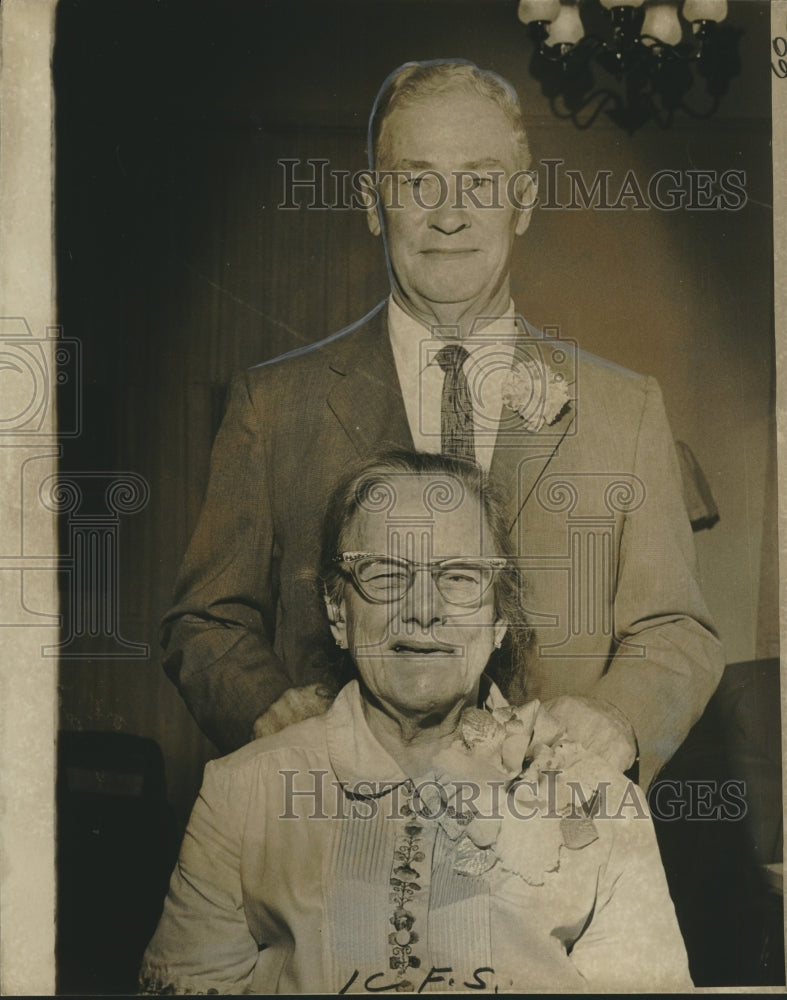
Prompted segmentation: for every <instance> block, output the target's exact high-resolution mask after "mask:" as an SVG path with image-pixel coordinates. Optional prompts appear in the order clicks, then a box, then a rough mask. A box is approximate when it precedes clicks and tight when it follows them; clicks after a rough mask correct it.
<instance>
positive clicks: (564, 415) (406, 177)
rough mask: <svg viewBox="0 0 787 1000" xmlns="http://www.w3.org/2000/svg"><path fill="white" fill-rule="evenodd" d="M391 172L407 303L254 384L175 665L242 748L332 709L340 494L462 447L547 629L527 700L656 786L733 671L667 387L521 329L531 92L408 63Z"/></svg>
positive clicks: (190, 700) (254, 377)
mask: <svg viewBox="0 0 787 1000" xmlns="http://www.w3.org/2000/svg"><path fill="white" fill-rule="evenodd" d="M369 155H370V168H371V169H370V173H369V175H368V176H367V177H366V179H365V182H364V185H363V191H364V197H365V199H366V205H367V218H368V223H369V228H370V230H371V232H372V233H373V234H374V235H375V236H382V238H383V239H384V241H385V249H386V256H387V260H388V264H389V272H390V278H391V295H390V298H389V299H388V300H387V301H386V302H383V303H381V304H380V305H379V306H378V307H377V308H376V309H375V310H374V311H373V312H372V313H370V314H369V315H368V316H366V317H364V319H363V320H361V321H360V322H359V323H357V324H355V325H354V326H353V327H352V328H350V329H349V330H347V331H343V332H342V333H341V334H340V335H335V336H333V337H330V338H328V339H327V340H326V341H324V342H322V343H319V344H315V345H314V346H313V348H312V349H310V350H308V351H306V352H303V353H299V354H298V356H293V357H287V358H285V359H282V360H280V361H278V362H275V363H269V364H266V365H262V366H257V367H255V368H252V369H250V370H249V371H247V372H245V373H244V374H243V375H242V376H240V377H239V378H238V379H236V381H235V382H234V384H233V387H232V394H231V398H230V403H229V406H228V410H227V414H226V416H225V419H224V422H223V424H222V427H221V429H220V431H219V434H218V436H217V439H216V443H215V446H214V451H213V458H212V465H211V474H210V482H209V486H208V491H207V496H206V499H205V504H204V508H203V511H202V514H201V516H200V520H199V523H198V525H197V528H196V531H195V534H194V537H193V539H192V541H191V545H190V547H189V551H188V553H187V556H186V559H185V562H184V565H183V568H182V570H181V573H180V576H179V579H178V583H177V588H176V605H175V607H173V608H172V610H170V611H169V613H168V614H167V616H166V617H165V619H164V631H163V642H164V646H165V648H166V650H167V657H166V660H165V669H166V671H167V673H168V675H169V676H170V677H171V678H172V679H173V680H174V681H175V683H176V684H177V685H178V687H179V689H180V691H181V692H182V694H183V696H184V698H185V699H186V702H187V704H188V705H189V707H190V709H191V711H192V712H193V714H194V716H195V718H196V719H197V721H198V722H199V724H200V726H201V727H202V729H203V730H204V731H205V732H206V733H207V734H208V735H209V736H210V737H211V738H212V739H213V740H214V742H215V743H216V744H217V746H218V747H219V748H220V749H222V750H230V749H233V748H235V747H237V746H239V745H240V744H241V743H243V742H245V741H246V740H247V739H249V738H250V737H251V736H252V735H265V734H267V733H269V732H273V731H275V730H276V729H278V728H280V727H281V726H283V725H285V724H287V723H289V722H291V721H295V720H296V719H297V718H300V717H304V716H306V715H309V714H314V713H316V712H317V711H320V710H321V709H322V708H324V707H326V702H325V701H324V700H323V699H322V698H321V695H320V689H319V686H318V685H319V682H320V680H321V678H322V667H323V652H322V650H323V649H324V637H325V632H324V620H323V617H322V611H321V608H320V602H321V598H320V593H319V589H318V587H317V586H316V585H315V584H316V579H315V577H316V569H315V567H316V560H317V551H318V548H319V541H318V531H319V528H318V526H319V524H320V520H321V517H322V513H323V505H324V503H325V498H326V497H327V496H328V495H330V493H331V491H332V489H333V487H334V485H335V483H336V481H337V480H338V478H339V477H340V476H341V474H342V473H343V472H344V471H345V469H346V468H347V467H348V466H349V465H350V464H352V463H354V462H356V461H357V460H358V459H359V457H363V456H366V455H367V454H369V453H371V452H373V451H374V450H375V449H376V448H377V447H378V446H379V445H380V444H382V443H387V444H390V443H393V444H402V445H405V446H409V447H413V446H415V447H416V448H417V449H420V450H425V451H440V450H443V451H446V452H448V453H451V454H454V455H458V456H461V457H466V458H470V459H475V460H476V461H478V462H479V463H480V464H481V465H482V466H484V467H485V468H486V469H487V470H489V471H490V473H491V475H492V478H493V479H494V480H496V481H497V482H498V484H499V485H500V486H501V487H502V488H503V489H504V491H505V495H506V497H507V499H508V502H509V513H510V526H511V527H510V530H511V533H512V537H513V538H514V539H515V542H516V548H517V551H518V553H519V561H520V564H521V569H522V571H523V575H524V577H525V579H526V581H527V587H528V590H527V593H526V595H525V600H526V604H527V607H528V610H529V614H530V620H531V622H532V625H533V631H534V634H533V638H532V641H531V643H530V646H529V650H528V654H527V656H526V659H525V662H523V663H521V664H520V665H519V668H518V672H517V676H516V678H515V679H514V680H513V682H512V683H511V684H510V685H509V688H510V690H509V691H508V694H509V696H510V697H512V698H513V699H515V700H519V701H521V700H524V697H525V693H527V696H528V697H531V698H532V697H538V698H540V699H542V700H543V701H547V702H548V703H549V704H550V707H551V708H552V710H553V712H554V714H555V715H556V716H557V717H558V718H559V719H560V720H561V722H562V724H563V725H564V726H565V727H566V730H567V732H568V733H569V734H570V735H571V736H572V737H573V738H575V739H577V740H579V741H581V742H583V743H585V744H586V745H588V746H589V747H590V748H592V749H593V750H595V751H596V752H598V753H601V754H603V755H606V756H607V757H608V759H609V760H611V761H612V762H613V763H614V764H615V765H616V766H618V767H619V768H621V769H626V768H628V767H630V766H631V765H632V763H633V762H634V759H635V757H636V756H637V754H638V755H639V775H640V781H641V782H642V783H643V784H647V783H648V782H649V781H650V780H651V779H652V777H653V775H654V774H655V773H656V772H657V771H658V769H659V767H660V766H661V765H662V764H663V763H664V762H665V761H666V760H668V759H669V757H670V756H671V755H672V753H673V752H674V750H675V749H676V748H677V747H678V745H679V744H680V743H681V742H682V740H683V738H684V737H685V735H686V734H687V732H688V730H689V728H690V727H691V725H692V724H693V723H694V722H695V721H696V720H697V718H698V717H699V715H700V714H701V712H702V709H703V708H704V706H705V704H706V702H707V700H708V698H709V697H710V695H711V693H712V691H713V689H714V687H715V685H716V683H717V681H718V678H719V676H720V673H721V669H722V666H723V657H722V653H721V647H720V644H719V642H718V640H717V638H716V637H715V634H714V631H713V626H712V624H711V622H710V620H709V616H708V612H707V609H706V608H705V605H704V602H703V600H702V597H701V594H700V590H699V586H698V583H697V579H696V567H695V557H694V552H693V540H692V535H691V529H690V526H689V522H688V518H687V515H686V512H685V509H684V505H683V501H682V498H681V492H680V486H679V471H678V466H677V461H676V457H675V452H674V447H673V444H672V439H671V435H670V432H669V427H668V424H667V420H666V416H665V413H664V408H663V404H662V401H661V394H660V391H659V389H658V386H657V385H656V384H655V382H654V381H653V380H652V379H649V378H645V377H642V376H638V375H635V374H633V373H631V372H628V371H625V370H623V369H620V368H617V367H616V366H614V365H611V364H609V363H608V362H605V361H601V360H599V359H596V358H593V357H591V356H588V355H584V354H582V353H581V352H578V351H576V350H575V349H573V347H572V345H571V344H570V343H568V342H564V341H561V340H549V339H547V338H545V337H544V336H543V335H542V334H541V333H540V332H539V331H537V330H535V329H533V328H532V327H530V326H529V325H528V324H527V323H526V322H525V321H524V320H523V319H522V318H521V317H520V316H519V315H518V314H517V312H516V308H515V306H514V303H513V302H512V301H511V297H510V289H509V267H510V258H511V252H512V248H513V244H514V240H515V238H516V237H517V236H521V235H522V234H523V233H524V232H525V231H526V229H527V227H528V225H529V222H530V217H531V213H532V208H533V206H534V204H535V201H536V191H535V183H534V178H533V175H532V174H530V173H529V172H528V170H527V168H528V166H529V151H528V145H527V138H526V134H525V129H524V124H523V120H522V113H521V110H520V107H519V104H518V101H517V98H516V94H515V93H514V91H513V89H512V88H511V87H510V85H509V84H507V83H506V82H505V81H503V80H502V79H501V78H500V77H498V76H497V75H496V74H493V73H490V72H487V71H482V70H480V69H478V68H477V67H476V66H474V65H473V64H471V63H466V62H464V61H461V60H450V61H445V60H439V61H435V62H430V63H412V64H407V65H405V66H403V67H400V69H398V70H397V71H395V72H394V73H393V74H391V76H390V77H389V78H388V79H387V80H386V81H385V83H384V84H383V87H382V89H381V91H380V94H379V95H378V99H377V101H376V103H375V107H374V109H373V112H372V116H371V120H370V129H369ZM393 516H395V514H393V513H392V517H393Z"/></svg>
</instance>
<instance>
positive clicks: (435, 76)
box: [368, 59, 530, 170]
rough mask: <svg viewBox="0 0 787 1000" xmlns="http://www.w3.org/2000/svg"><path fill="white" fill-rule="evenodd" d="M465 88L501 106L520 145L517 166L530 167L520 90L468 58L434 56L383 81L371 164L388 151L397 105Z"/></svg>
mask: <svg viewBox="0 0 787 1000" xmlns="http://www.w3.org/2000/svg"><path fill="white" fill-rule="evenodd" d="M452 90H454V91H455V90H465V91H471V92H474V93H476V94H480V95H481V96H482V97H486V98H488V99H489V100H490V101H494V103H495V104H496V105H497V106H498V107H499V108H500V110H501V111H502V112H503V114H504V115H505V116H506V118H507V119H508V120H509V122H510V123H511V133H512V137H513V139H514V142H515V143H516V146H517V151H518V156H517V160H518V162H517V168H518V169H519V170H527V168H528V167H529V166H530V146H529V143H528V139H527V132H526V130H525V120H524V116H523V114H522V108H521V106H520V103H519V98H518V97H517V93H516V90H514V88H513V87H512V85H511V84H510V83H509V82H508V81H507V80H504V79H503V77H502V76H499V75H498V74H497V73H495V72H493V71H492V70H488V69H479V67H478V66H476V65H475V63H472V62H470V61H469V60H467V59H431V60H429V61H426V62H408V63H404V65H403V66H399V68H398V69H395V70H394V71H393V73H391V74H390V75H389V76H388V77H387V78H386V79H385V81H384V82H383V85H382V87H380V90H379V92H378V94H377V98H376V100H375V102H374V107H373V108H372V114H371V117H370V118H369V131H368V150H369V167H370V169H371V170H375V169H376V168H377V166H378V165H379V164H380V162H381V160H382V159H383V158H384V155H385V153H386V136H385V124H386V122H387V120H388V118H389V116H390V115H391V114H392V113H393V112H394V111H396V109H397V108H405V107H410V106H412V105H417V104H418V103H419V102H420V101H422V100H424V99H425V98H427V97H431V96H432V95H434V94H439V93H446V92H450V91H452Z"/></svg>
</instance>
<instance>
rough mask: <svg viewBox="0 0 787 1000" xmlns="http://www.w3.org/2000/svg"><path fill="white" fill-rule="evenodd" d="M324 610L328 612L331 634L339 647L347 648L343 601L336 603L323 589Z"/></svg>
mask: <svg viewBox="0 0 787 1000" xmlns="http://www.w3.org/2000/svg"><path fill="white" fill-rule="evenodd" d="M322 596H323V600H324V601H325V610H326V612H327V614H328V623H329V624H330V626H331V635H332V636H333V637H334V639H335V640H336V645H337V646H338V647H339V649H347V622H346V621H345V619H344V601H343V600H342V601H340V602H339V603H338V604H337V603H336V601H335V600H334V599H333V598H332V597H331V595H330V594H329V593H328V591H327V590H324V591H323V595H322Z"/></svg>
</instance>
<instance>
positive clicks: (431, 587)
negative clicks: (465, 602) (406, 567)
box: [402, 569, 443, 629]
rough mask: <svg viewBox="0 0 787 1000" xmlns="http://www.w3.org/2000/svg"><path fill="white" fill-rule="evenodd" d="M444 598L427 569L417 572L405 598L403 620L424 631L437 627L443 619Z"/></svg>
mask: <svg viewBox="0 0 787 1000" xmlns="http://www.w3.org/2000/svg"><path fill="white" fill-rule="evenodd" d="M442 603H443V602H442V598H441V596H440V593H439V591H438V590H437V587H436V586H435V584H434V581H433V580H432V574H431V573H430V572H429V571H428V570H427V569H419V570H417V571H416V574H415V580H414V581H413V585H412V587H411V588H410V590H409V591H408V592H407V594H405V597H404V608H403V611H402V619H403V621H404V622H405V623H406V624H413V625H417V626H420V628H422V629H427V628H430V627H431V626H432V625H436V624H437V623H438V622H439V621H440V620H441V618H442Z"/></svg>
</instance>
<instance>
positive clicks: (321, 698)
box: [250, 684, 333, 740]
mask: <svg viewBox="0 0 787 1000" xmlns="http://www.w3.org/2000/svg"><path fill="white" fill-rule="evenodd" d="M332 703H333V695H332V694H329V693H328V692H327V691H326V690H325V688H324V686H323V685H322V684H309V685H307V686H306V687H297V688H289V689H288V690H287V691H285V692H284V694H283V695H282V696H281V697H280V698H279V699H278V700H277V701H274V703H273V704H272V705H271V707H270V708H269V709H268V711H267V712H263V714H262V715H260V716H258V717H257V718H256V719H255V721H254V726H253V728H252V732H251V737H250V738H251V739H253V740H258V739H260V738H261V737H263V736H272V735H273V734H274V733H278V732H279V730H280V729H284V728H285V727H286V726H291V725H292V724H293V723H295V722H302V721H303V720H304V719H311V718H312V716H314V715H322V713H323V712H325V711H327V710H328V709H329V708H330V707H331V705H332Z"/></svg>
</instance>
